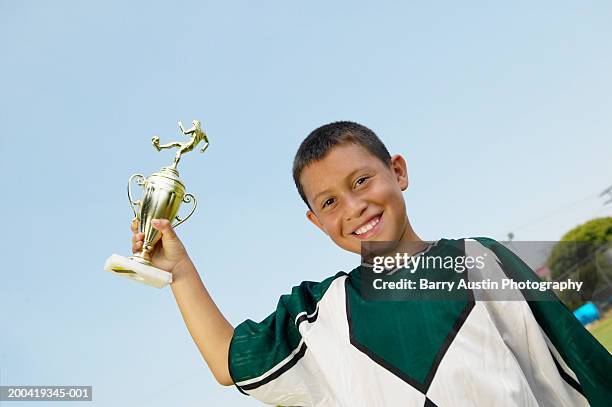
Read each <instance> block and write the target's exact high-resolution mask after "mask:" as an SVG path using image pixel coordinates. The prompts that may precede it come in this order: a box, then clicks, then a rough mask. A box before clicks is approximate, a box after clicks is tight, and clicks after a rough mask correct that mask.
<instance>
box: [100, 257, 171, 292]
mask: <svg viewBox="0 0 612 407" xmlns="http://www.w3.org/2000/svg"><path fill="white" fill-rule="evenodd" d="M104 270H106V271H110V272H111V273H113V274H117V275H119V276H123V277H127V278H131V279H132V280H136V281H140V282H141V283H143V284H147V285H150V286H151V287H155V288H162V287H164V286H166V285H168V284H170V283H171V282H172V274H170V273H168V272H167V271H164V270H160V269H158V268H155V267H151V266H147V265H146V264H142V263H139V262H137V261H136V260H132V259H130V258H128V257H123V256H120V255H118V254H113V255H111V256H110V257H109V258H108V259H106V262H105V263H104Z"/></svg>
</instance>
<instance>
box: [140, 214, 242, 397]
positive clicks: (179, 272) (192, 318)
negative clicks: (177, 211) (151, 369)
mask: <svg viewBox="0 0 612 407" xmlns="http://www.w3.org/2000/svg"><path fill="white" fill-rule="evenodd" d="M152 224H153V227H155V228H156V229H157V230H159V231H161V233H162V241H161V242H160V243H161V244H160V243H158V244H157V245H156V246H155V249H154V251H153V252H152V263H153V266H155V267H157V268H160V269H162V270H166V271H168V272H170V273H172V280H173V281H172V284H171V285H170V287H171V289H172V293H173V294H174V298H175V299H176V303H177V304H178V307H179V310H180V312H181V315H182V316H183V320H184V321H185V325H186V326H187V330H188V331H189V333H190V334H191V338H192V339H193V341H194V342H195V344H196V346H197V347H198V350H199V351H200V353H201V354H202V357H203V358H204V360H205V361H206V363H207V364H208V367H209V368H210V370H211V372H212V374H213V375H214V376H215V379H216V380H217V382H219V383H220V384H222V385H224V386H229V385H231V384H233V382H232V378H231V376H230V374H229V368H228V352H229V344H230V341H231V339H232V335H233V333H234V328H233V327H232V325H231V324H230V323H229V322H228V321H227V320H226V319H225V317H224V316H223V314H222V313H221V311H220V310H219V308H218V307H217V305H216V304H215V302H214V301H213V300H212V298H211V297H210V294H209V293H208V290H206V287H205V286H204V283H203V282H202V279H201V278H200V275H199V274H198V272H197V270H196V268H195V266H194V265H193V263H192V261H191V259H190V258H189V256H188V254H187V251H186V250H185V247H184V246H183V244H182V243H181V241H180V239H179V238H178V236H177V235H176V233H175V232H174V229H173V228H172V226H171V225H170V222H169V221H168V220H166V219H160V220H158V221H157V222H152ZM137 231H138V224H137V223H136V222H133V223H132V233H133V237H132V251H133V252H134V253H137V252H139V251H140V250H142V241H143V239H144V235H143V234H142V233H137Z"/></svg>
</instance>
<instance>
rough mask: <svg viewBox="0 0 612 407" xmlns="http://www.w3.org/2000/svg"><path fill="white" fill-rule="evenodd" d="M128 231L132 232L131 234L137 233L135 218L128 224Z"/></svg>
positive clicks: (136, 220)
mask: <svg viewBox="0 0 612 407" xmlns="http://www.w3.org/2000/svg"><path fill="white" fill-rule="evenodd" d="M130 229H131V230H132V233H136V232H138V219H136V218H134V219H132V223H131V224H130Z"/></svg>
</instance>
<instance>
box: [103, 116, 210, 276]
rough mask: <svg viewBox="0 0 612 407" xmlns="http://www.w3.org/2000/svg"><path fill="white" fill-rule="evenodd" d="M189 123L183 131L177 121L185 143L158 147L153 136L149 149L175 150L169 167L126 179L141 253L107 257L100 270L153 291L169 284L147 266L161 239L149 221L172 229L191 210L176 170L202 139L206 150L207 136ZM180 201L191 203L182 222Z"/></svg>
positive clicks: (192, 200) (189, 198) (197, 125)
mask: <svg viewBox="0 0 612 407" xmlns="http://www.w3.org/2000/svg"><path fill="white" fill-rule="evenodd" d="M192 124H193V127H191V128H190V129H189V130H185V129H184V128H183V124H182V123H181V122H179V128H180V129H181V132H182V133H183V134H184V135H189V136H190V139H189V140H188V141H186V142H178V141H175V142H172V143H168V144H162V145H160V144H159V137H157V136H155V137H153V139H152V142H153V146H154V147H155V148H156V149H157V151H161V150H163V149H169V148H178V151H177V153H176V155H175V157H174V162H173V163H172V165H170V166H169V167H163V168H162V169H161V170H160V171H159V172H156V173H154V174H153V175H151V176H149V177H148V178H145V177H144V175H142V174H134V175H132V176H131V177H130V179H129V180H128V188H127V194H128V199H129V201H130V205H131V206H132V210H133V211H134V220H133V222H134V223H137V227H138V232H139V233H142V234H143V235H144V240H143V242H142V250H141V251H140V253H137V254H135V255H134V256H132V257H129V258H128V257H124V256H120V255H118V254H113V255H111V256H110V257H109V258H108V259H107V260H106V263H105V264H104V270H106V271H110V272H112V273H115V274H118V275H121V276H125V277H129V278H132V279H134V280H136V281H140V282H142V283H144V284H148V285H151V286H153V287H157V288H161V287H163V286H165V285H167V284H169V283H171V282H172V274H171V273H169V272H168V271H165V270H160V269H158V268H155V267H153V266H152V264H151V253H152V251H153V249H154V247H155V244H156V243H157V241H158V240H159V239H160V237H161V234H160V231H159V230H158V229H156V228H155V227H154V226H153V224H152V220H153V219H167V220H168V221H170V222H173V221H176V222H175V223H173V224H172V227H176V226H178V225H180V224H181V223H183V222H184V221H186V220H187V219H188V218H189V217H190V216H191V215H192V214H193V212H194V211H195V208H196V199H195V197H194V196H193V195H191V194H186V193H185V185H184V184H183V183H182V181H181V180H180V179H179V173H178V170H177V169H176V167H177V165H178V163H179V161H180V159H181V156H182V155H183V154H185V153H187V152H189V151H191V150H193V149H194V148H195V147H196V146H197V145H198V144H199V143H200V141H202V140H204V142H205V143H206V144H205V146H204V147H203V148H202V150H201V152H204V151H205V150H206V149H207V148H208V145H209V142H208V137H207V136H206V134H205V133H204V132H203V131H202V129H201V128H200V122H199V121H198V120H194V121H193V122H192ZM132 182H135V183H136V184H137V185H139V186H141V187H142V188H143V189H144V191H143V194H142V197H141V198H140V199H138V200H134V199H133V198H132V191H131V187H132ZM182 202H184V203H192V204H193V205H192V208H191V211H190V212H189V214H188V215H187V216H186V217H185V218H183V219H181V218H180V217H179V216H177V213H178V211H179V207H180V205H181V203H182ZM133 227H134V226H133ZM158 227H159V226H158Z"/></svg>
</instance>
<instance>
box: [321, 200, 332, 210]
mask: <svg viewBox="0 0 612 407" xmlns="http://www.w3.org/2000/svg"><path fill="white" fill-rule="evenodd" d="M334 202H335V200H334V198H329V199H327V200H326V201H325V202H323V206H322V207H323V208H325V207H326V206H329V205H333V204H334Z"/></svg>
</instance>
